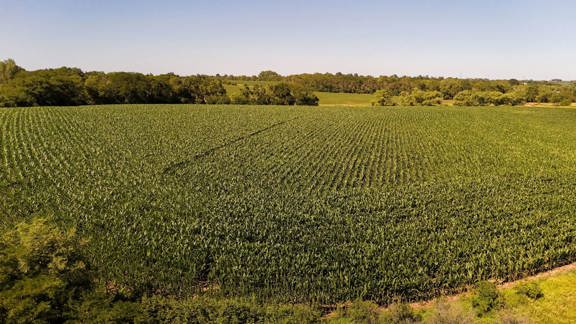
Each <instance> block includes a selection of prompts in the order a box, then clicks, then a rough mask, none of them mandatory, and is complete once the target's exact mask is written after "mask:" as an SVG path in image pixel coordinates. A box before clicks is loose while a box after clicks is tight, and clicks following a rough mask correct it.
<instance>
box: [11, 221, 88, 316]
mask: <svg viewBox="0 0 576 324" xmlns="http://www.w3.org/2000/svg"><path fill="white" fill-rule="evenodd" d="M85 245H86V241H83V240H81V239H79V238H78V236H77V235H76V232H75V231H74V230H64V231H63V230H60V229H58V228H57V227H56V226H54V225H52V223H51V222H50V220H49V219H47V218H35V219H33V220H32V221H31V222H29V223H21V224H19V225H17V226H16V227H15V228H14V229H13V230H11V231H9V232H7V233H6V234H4V235H3V236H2V238H1V240H0V322H10V323H14V322H20V323H23V322H25V323H32V322H37V321H38V320H41V321H46V322H58V321H62V320H63V316H64V314H65V312H66V304H67V303H68V301H69V300H70V299H73V298H77V297H79V295H80V293H81V291H82V287H87V286H88V285H89V277H88V271H87V267H86V263H85V262H84V261H83V257H82V255H81V254H80V252H79V251H81V250H82V248H83V247H84V246H85Z"/></svg>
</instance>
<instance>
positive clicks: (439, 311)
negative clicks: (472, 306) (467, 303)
mask: <svg viewBox="0 0 576 324" xmlns="http://www.w3.org/2000/svg"><path fill="white" fill-rule="evenodd" d="M425 322H426V323H433V324H453V323H458V324H468V323H474V316H473V314H470V313H469V312H466V311H464V310H463V309H460V308H455V307H454V305H452V304H450V303H448V302H447V301H446V300H440V301H438V303H437V304H436V307H435V312H434V314H432V315H431V316H430V317H429V318H427V319H426V321H425Z"/></svg>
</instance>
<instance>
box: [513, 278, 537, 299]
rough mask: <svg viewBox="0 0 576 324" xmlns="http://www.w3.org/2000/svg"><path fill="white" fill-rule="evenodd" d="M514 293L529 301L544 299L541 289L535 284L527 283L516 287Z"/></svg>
mask: <svg viewBox="0 0 576 324" xmlns="http://www.w3.org/2000/svg"><path fill="white" fill-rule="evenodd" d="M516 293H518V294H520V295H523V296H526V297H528V298H530V299H539V298H542V297H544V292H542V288H540V285H538V283H536V282H529V283H525V284H523V285H520V286H518V287H516Z"/></svg>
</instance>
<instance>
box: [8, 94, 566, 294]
mask: <svg viewBox="0 0 576 324" xmlns="http://www.w3.org/2000/svg"><path fill="white" fill-rule="evenodd" d="M0 132H1V133H0V214H2V215H1V217H2V218H3V219H6V220H7V221H6V222H3V223H2V224H0V226H1V227H4V228H8V227H9V226H10V224H11V223H12V222H15V221H19V220H22V219H27V218H30V217H31V216H33V215H46V214H49V215H54V217H55V219H56V220H57V221H58V222H60V223H61V224H72V225H74V226H76V227H77V228H78V230H79V231H80V232H81V233H82V234H83V235H84V236H86V237H89V238H90V245H89V251H88V254H89V258H90V261H91V262H92V263H93V264H95V265H96V266H97V268H98V269H100V271H101V272H102V273H101V276H102V277H103V278H105V279H108V280H113V281H115V282H119V283H122V284H126V285H128V286H131V287H148V288H151V289H162V290H166V291H170V292H174V293H189V292H194V291H198V290H200V289H204V290H205V289H218V290H219V291H220V292H222V293H223V294H226V295H243V296H250V295H256V296H258V297H261V298H266V299H277V300H280V301H301V302H305V301H316V302H322V303H334V302H340V301H345V300H351V299H355V298H365V299H372V300H375V301H378V302H383V303H385V302H389V301H391V300H392V299H393V298H394V297H396V296H400V297H403V298H404V299H406V300H418V299H423V298H428V297H431V296H435V295H438V294H440V293H443V292H448V291H458V290H461V289H462V288H463V287H464V286H465V285H467V284H471V283H474V282H476V281H478V280H482V279H487V278H497V279H503V280H511V279H516V278H519V277H522V276H524V275H527V274H530V273H534V272H538V271H541V270H545V269H549V268H551V267H555V266H558V265H562V264H566V263H569V262H572V261H576V243H575V236H576V225H575V224H576V213H575V211H576V190H575V189H574V188H576V178H575V177H574V176H573V175H574V174H575V172H576V110H573V109H555V108H547V109H543V108H526V107H522V108H504V107H498V108H495V107H481V108H470V107H468V108H463V107H461V108H456V107H430V108H421V107H409V108H403V107H394V108H381V107H380V108H368V107H356V108H348V107H330V108H324V107H315V108H311V107H256V106H243V107H239V106H194V105H125V106H121V105H118V106H90V107H67V108H64V107H38V108H14V109H3V110H0Z"/></svg>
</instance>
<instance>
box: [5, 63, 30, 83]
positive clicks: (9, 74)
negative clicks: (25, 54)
mask: <svg viewBox="0 0 576 324" xmlns="http://www.w3.org/2000/svg"><path fill="white" fill-rule="evenodd" d="M20 71H24V69H23V68H21V67H19V66H18V65H16V62H14V60H13V59H7V60H4V61H0V83H4V82H7V81H9V80H12V79H13V78H14V77H15V76H16V74H17V73H18V72H20Z"/></svg>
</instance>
